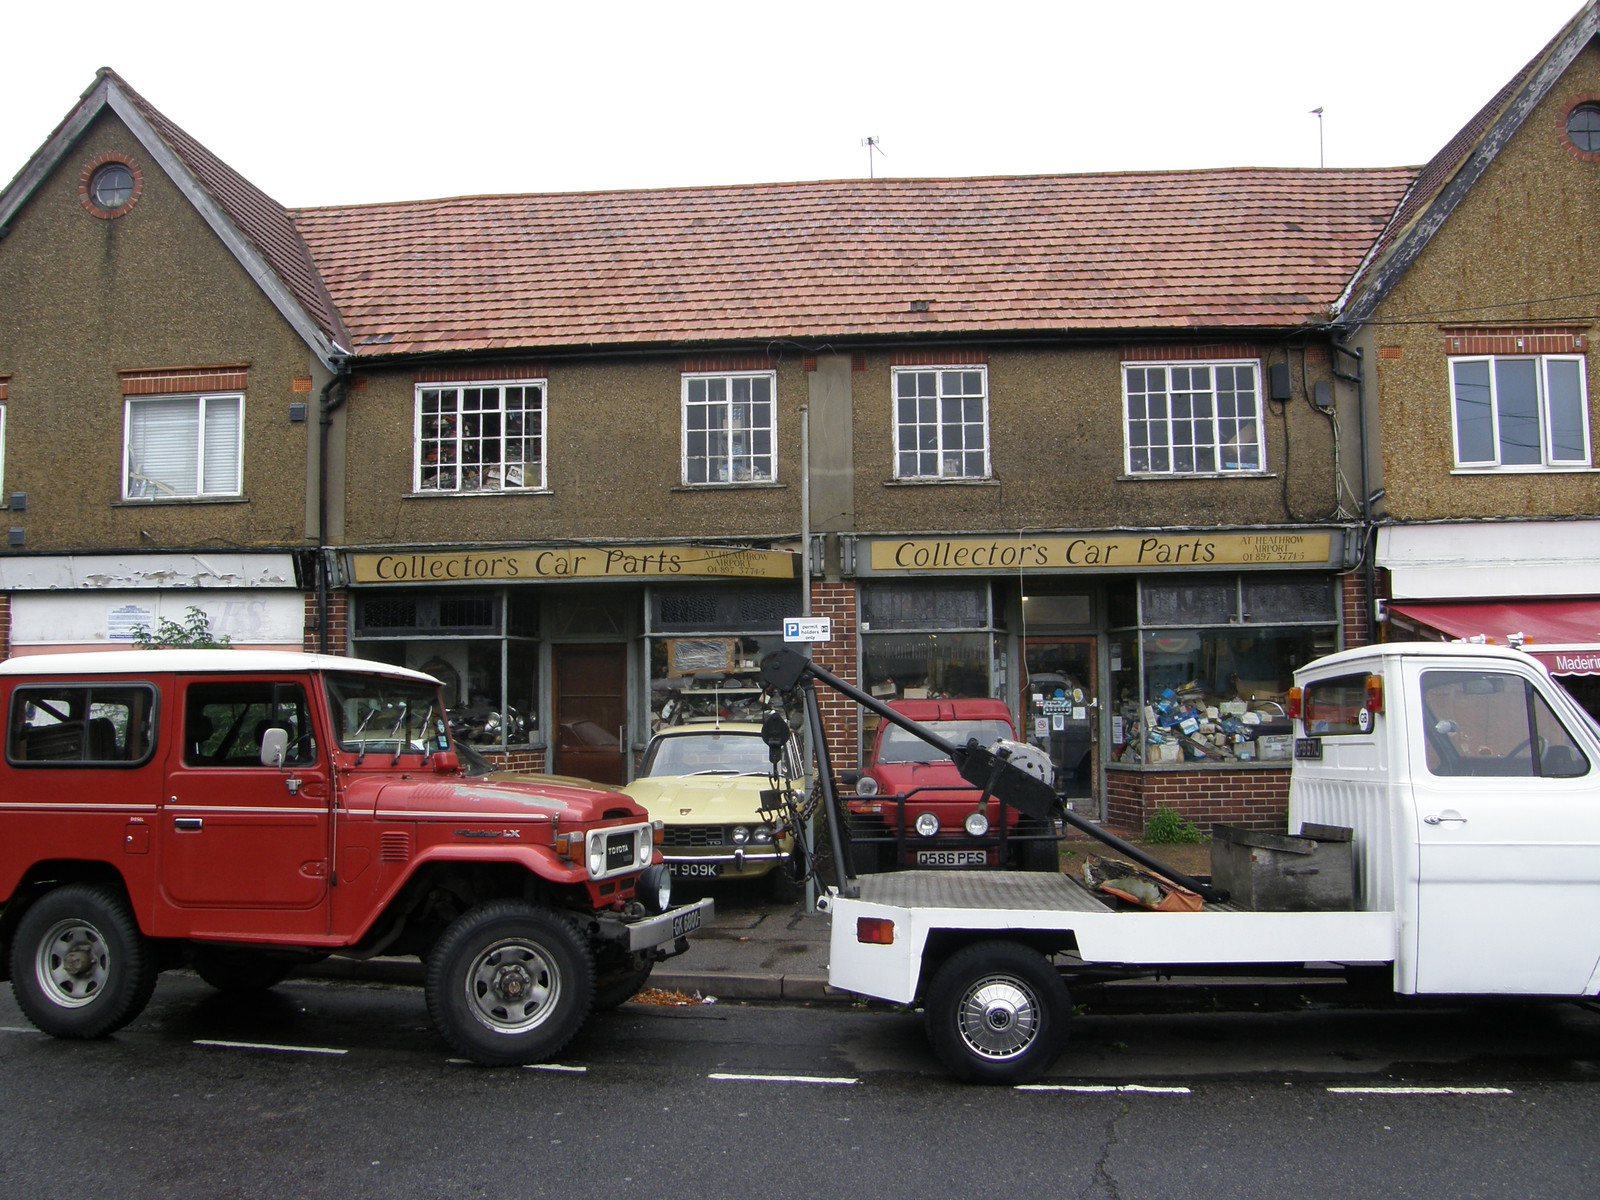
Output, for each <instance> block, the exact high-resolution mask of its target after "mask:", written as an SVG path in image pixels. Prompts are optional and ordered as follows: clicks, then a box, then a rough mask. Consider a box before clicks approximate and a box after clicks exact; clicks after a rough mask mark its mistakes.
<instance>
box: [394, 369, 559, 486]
mask: <svg viewBox="0 0 1600 1200" xmlns="http://www.w3.org/2000/svg"><path fill="white" fill-rule="evenodd" d="M544 421H545V383H544V381H543V380H522V381H519V382H516V383H470V384H452V385H449V386H446V387H435V386H431V385H428V386H422V387H419V388H417V462H416V475H415V482H414V490H416V491H419V492H504V491H518V490H537V489H540V488H543V487H544V485H545V457H544V450H545V426H544Z"/></svg>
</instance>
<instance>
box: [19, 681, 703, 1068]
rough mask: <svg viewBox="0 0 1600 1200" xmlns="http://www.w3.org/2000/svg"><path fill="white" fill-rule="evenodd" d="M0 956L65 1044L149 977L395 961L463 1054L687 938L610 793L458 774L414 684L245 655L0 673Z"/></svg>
mask: <svg viewBox="0 0 1600 1200" xmlns="http://www.w3.org/2000/svg"><path fill="white" fill-rule="evenodd" d="M0 712H3V713H4V714H5V722H6V726H5V754H4V756H3V761H0V904H3V908H0V951H3V953H0V972H4V973H5V974H7V975H9V977H10V979H11V983H12V989H13V990H14V992H15V993H16V997H17V1003H18V1004H19V1005H20V1006H21V1008H22V1010H23V1012H25V1013H26V1014H27V1015H28V1017H29V1019H30V1020H32V1021H33V1022H34V1023H35V1024H36V1025H38V1026H39V1028H41V1029H43V1030H44V1031H45V1032H47V1033H52V1034H55V1035H57V1036H59V1037H69V1038H90V1037H98V1036H101V1035H103V1034H107V1033H110V1032H111V1031H113V1030H115V1029H118V1028H120V1027H121V1026H123V1025H125V1024H126V1023H127V1022H129V1021H131V1020H132V1019H133V1018H134V1017H135V1016H137V1015H138V1013H139V1012H140V1010H141V1009H142V1008H143V1007H144V1004H145V1002H146V1001H147V1000H148V999H149V998H150V994H151V992H152V990H153V989H154V987H155V981H156V975H157V973H158V972H159V971H161V970H162V969H163V968H166V967H170V966H180V965H189V966H192V967H193V968H194V969H195V971H196V972H198V973H199V975H200V976H201V978H203V979H205V980H206V981H207V982H208V983H211V984H214V985H215V986H217V987H220V988H230V989H248V988H264V987H271V986H272V985H273V984H275V983H277V982H278V981H279V980H281V979H283V978H284V977H285V976H286V975H288V974H289V973H290V972H291V971H292V970H293V969H294V968H295V967H296V966H297V965H300V964H303V963H306V962H309V961H313V960H315V959H318V958H323V957H326V956H328V955H333V954H339V955H347V956H351V957H355V958H365V957H370V956H374V955H380V954H382V955H417V956H418V957H420V958H421V959H422V960H423V961H424V963H425V964H426V966H427V974H426V985H425V987H426V996H427V1003H428V1012H429V1015H430V1016H431V1017H432V1019H433V1022H434V1024H435V1025H436V1026H437V1028H438V1029H439V1031H440V1032H441V1033H442V1034H443V1035H444V1037H445V1039H446V1040H447V1041H449V1042H450V1043H451V1045H453V1046H454V1047H455V1048H456V1050H458V1051H459V1052H460V1053H462V1054H463V1055H465V1056H466V1057H468V1058H470V1059H472V1060H474V1061H476V1062H480V1063H485V1064H490V1065H497V1064H507V1063H522V1062H532V1061H537V1060H539V1059H541V1058H545V1057H548V1056H550V1055H552V1054H554V1053H556V1052H557V1051H559V1050H560V1049H561V1048H562V1047H563V1046H565V1045H566V1044H567V1042H568V1041H569V1040H570V1039H571V1038H572V1036H573V1034H574V1033H576V1032H577V1030H578V1028H579V1026H580V1025H581V1024H582V1023H583V1022H584V1020H585V1019H586V1018H587V1017H588V1014H589V1012H590V1010H591V1009H592V1008H594V1007H596V1006H602V1007H604V1006H609V1005H614V1004H620V1003H621V1002H622V1001H623V1000H625V999H627V998H628V997H629V996H631V995H632V994H633V993H634V992H635V991H637V990H638V988H639V987H640V986H641V985H642V984H643V982H644V980H645V978H646V977H647V976H648V975H649V973H650V969H651V966H652V965H653V964H654V963H655V962H656V961H657V960H658V959H661V958H666V957H669V956H670V955H672V954H676V953H681V952H682V951H683V950H685V949H687V948H688V943H687V941H686V939H685V935H686V934H687V933H689V932H690V931H692V930H694V929H696V928H698V927H699V925H700V923H701V921H702V919H703V917H704V915H705V914H706V913H707V912H709V911H710V902H709V901H700V902H699V903H697V904H693V905H687V906H684V907H681V908H676V909H674V908H669V904H670V896H671V879H670V876H669V875H668V873H667V869H666V867H665V866H664V865H662V863H661V854H660V852H659V851H658V850H657V849H656V847H655V838H656V827H655V826H653V825H652V823H651V821H650V819H649V817H648V816H647V815H646V814H645V811H644V810H643V809H642V808H640V807H639V806H638V805H637V804H635V803H634V802H633V801H632V800H630V799H629V798H628V797H627V796H625V795H623V794H622V793H621V792H618V791H615V790H612V789H608V788H599V787H594V786H589V785H583V784H578V783H574V782H573V781H559V780H548V781H546V780H539V781H537V782H533V781H530V780H528V779H526V778H524V779H522V780H517V781H489V780H478V779H471V778H468V777H466V776H465V775H464V774H463V773H462V770H461V766H460V762H459V760H458V758H457V755H456V753H455V751H454V749H453V747H452V745H451V742H450V736H449V725H448V718H447V717H446V714H445V710H444V705H443V704H442V703H441V698H440V694H439V685H438V682H437V681H436V680H434V679H432V678H430V677H429V676H427V675H423V674H420V673H418V672H416V671H408V670H405V669H404V668H401V667H393V666H388V665H385V664H382V663H374V662H363V661H361V660H359V659H349V658H335V657H330V656H325V655H312V654H289V653H272V652H251V651H242V650H148V651H138V650H135V651H128V652H125V653H96V654H62V655H50V656H43V657H37V658H22V659H11V660H9V661H7V662H4V663H0Z"/></svg>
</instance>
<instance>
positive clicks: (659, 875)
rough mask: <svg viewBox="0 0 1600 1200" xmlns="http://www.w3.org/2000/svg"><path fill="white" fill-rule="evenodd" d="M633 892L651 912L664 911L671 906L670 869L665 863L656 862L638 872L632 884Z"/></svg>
mask: <svg viewBox="0 0 1600 1200" xmlns="http://www.w3.org/2000/svg"><path fill="white" fill-rule="evenodd" d="M633 894H634V895H635V896H636V897H638V899H639V902H640V903H641V904H643V905H644V906H645V907H646V908H648V909H649V910H650V911H651V912H658V913H660V912H666V911H667V909H669V908H671V907H672V871H671V869H670V868H668V866H667V864H666V863H657V864H656V865H655V866H653V867H646V868H645V869H644V870H643V871H640V872H639V879H638V881H637V882H636V883H635V884H634V885H633Z"/></svg>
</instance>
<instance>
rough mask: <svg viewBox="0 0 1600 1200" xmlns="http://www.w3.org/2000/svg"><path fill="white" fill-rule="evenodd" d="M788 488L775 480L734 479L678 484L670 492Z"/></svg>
mask: <svg viewBox="0 0 1600 1200" xmlns="http://www.w3.org/2000/svg"><path fill="white" fill-rule="evenodd" d="M788 486H789V485H788V484H786V483H778V482H777V481H776V480H768V479H735V480H732V481H731V482H729V483H679V484H674V485H673V488H672V490H673V491H675V492H733V491H774V490H778V489H782V488H786V487H788Z"/></svg>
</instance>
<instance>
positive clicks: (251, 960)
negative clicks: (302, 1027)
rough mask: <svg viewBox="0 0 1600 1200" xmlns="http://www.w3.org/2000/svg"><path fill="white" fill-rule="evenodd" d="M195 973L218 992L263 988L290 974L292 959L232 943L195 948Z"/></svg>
mask: <svg viewBox="0 0 1600 1200" xmlns="http://www.w3.org/2000/svg"><path fill="white" fill-rule="evenodd" d="M192 965H193V967H194V973H195V974H196V975H198V976H200V978H201V979H203V980H205V981H206V982H207V983H209V984H210V985H211V986H212V987H214V988H216V989H217V990H218V991H219V992H264V991H266V990H267V989H268V988H271V987H276V986H277V985H278V984H280V983H282V982H283V981H284V980H285V979H287V978H288V977H289V973H290V972H291V971H293V970H294V963H292V962H289V961H286V960H285V959H281V958H273V957H272V956H271V955H267V954H262V953H260V952H259V951H254V950H237V949H234V948H233V947H231V946H200V947H197V948H196V949H195V952H194V960H193V963H192Z"/></svg>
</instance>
